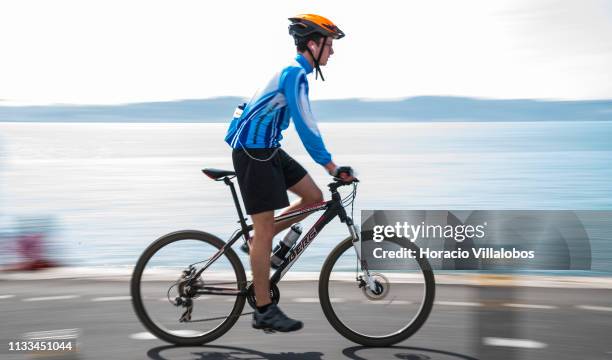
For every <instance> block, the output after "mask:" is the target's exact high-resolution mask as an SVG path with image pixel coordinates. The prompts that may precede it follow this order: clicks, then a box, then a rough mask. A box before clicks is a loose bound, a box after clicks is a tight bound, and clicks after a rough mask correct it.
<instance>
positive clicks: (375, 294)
mask: <svg viewBox="0 0 612 360" xmlns="http://www.w3.org/2000/svg"><path fill="white" fill-rule="evenodd" d="M370 278H372V280H374V284H376V289H375V290H372V289H370V287H369V286H368V285H365V286H364V287H362V288H361V291H363V294H364V295H365V296H366V297H367V298H368V299H370V300H373V301H379V300H382V299H384V298H385V297H386V296H387V294H388V293H389V289H390V288H391V283H390V282H389V279H387V277H386V276H384V275H383V274H380V273H370Z"/></svg>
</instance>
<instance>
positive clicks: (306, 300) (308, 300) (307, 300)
mask: <svg viewBox="0 0 612 360" xmlns="http://www.w3.org/2000/svg"><path fill="white" fill-rule="evenodd" d="M291 300H292V301H293V302H297V303H318V302H319V298H314V297H302V298H294V299H291ZM329 301H331V302H333V303H341V302H345V301H346V299H344V298H330V299H329Z"/></svg>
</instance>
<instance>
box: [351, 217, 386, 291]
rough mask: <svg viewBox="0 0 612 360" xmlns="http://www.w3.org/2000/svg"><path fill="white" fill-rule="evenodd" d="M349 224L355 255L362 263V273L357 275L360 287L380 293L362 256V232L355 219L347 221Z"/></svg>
mask: <svg viewBox="0 0 612 360" xmlns="http://www.w3.org/2000/svg"><path fill="white" fill-rule="evenodd" d="M349 219H350V218H349ZM347 220H348V219H347ZM347 226H348V229H349V233H350V234H351V237H352V243H353V249H355V255H357V262H358V263H359V264H360V265H361V271H362V274H361V275H360V276H358V277H357V280H358V281H359V282H360V284H359V287H363V286H367V287H368V288H369V289H370V291H372V292H373V293H375V294H376V293H378V291H379V289H378V287H377V286H376V283H375V282H374V279H373V277H372V276H370V270H368V263H367V261H365V259H362V258H361V238H360V237H359V234H360V233H361V232H360V230H359V227H358V226H357V225H355V224H354V223H353V219H350V221H347Z"/></svg>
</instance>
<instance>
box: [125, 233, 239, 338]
mask: <svg viewBox="0 0 612 360" xmlns="http://www.w3.org/2000/svg"><path fill="white" fill-rule="evenodd" d="M224 245H225V243H224V242H223V241H222V240H221V239H219V238H217V237H216V236H214V235H211V234H208V233H205V232H201V231H193V230H187V231H178V232H174V233H171V234H168V235H165V236H162V237H161V238H159V239H158V240H156V241H155V242H154V243H153V244H151V245H150V246H149V247H148V248H147V249H146V250H145V251H144V253H143V254H142V256H141V257H140V259H138V262H137V263H136V267H135V268H134V272H133V275H132V281H131V294H132V303H133V305H134V310H135V312H136V315H137V316H138V318H139V319H140V321H141V322H142V323H143V325H144V326H145V327H146V328H147V329H148V330H149V331H150V332H151V333H153V335H155V336H157V337H158V338H160V339H162V340H165V341H168V342H170V343H173V344H177V345H199V344H204V343H207V342H210V341H213V340H214V339H216V338H218V337H219V336H221V335H223V334H225V333H226V332H227V331H228V330H229V329H231V327H232V326H233V325H234V323H235V322H236V321H237V320H238V317H239V316H240V315H241V314H242V310H243V308H244V304H245V299H246V283H247V282H246V275H245V272H244V267H243V266H242V263H241V262H240V260H239V258H238V256H237V255H236V253H235V252H234V251H233V250H232V249H231V248H227V249H225V252H224V254H223V255H221V256H220V257H219V258H218V259H217V260H215V261H214V262H213V263H212V264H211V265H210V267H208V268H207V269H206V270H205V271H204V272H203V273H202V274H201V276H199V277H198V278H197V279H194V275H195V274H196V272H197V269H199V268H201V267H202V266H203V265H204V264H205V263H206V262H207V260H208V259H210V258H211V257H213V256H214V255H215V254H216V253H217V252H218V251H219V249H221V248H222V247H223V246H224ZM198 291H206V292H209V293H208V294H198Z"/></svg>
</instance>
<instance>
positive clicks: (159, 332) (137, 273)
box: [130, 230, 247, 345]
mask: <svg viewBox="0 0 612 360" xmlns="http://www.w3.org/2000/svg"><path fill="white" fill-rule="evenodd" d="M180 240H200V241H203V242H205V243H208V244H211V245H212V246H214V247H216V248H217V249H221V248H222V247H223V246H224V245H225V242H224V241H223V240H221V239H219V238H218V237H216V236H214V235H212V234H209V233H206V232H203V231H197V230H182V231H177V232H173V233H170V234H167V235H164V236H162V237H160V238H159V239H157V240H156V241H155V242H153V243H152V244H151V245H150V246H149V247H148V248H147V249H146V250H145V251H144V252H143V254H142V255H141V256H140V258H139V259H138V262H137V263H136V266H135V268H134V272H133V274H132V279H131V283H130V290H131V295H132V304H133V307H134V311H135V312H136V315H137V316H138V319H139V320H140V321H141V322H142V324H143V325H144V326H145V328H147V330H149V331H150V332H151V333H152V334H153V335H155V336H156V337H157V338H159V339H161V340H164V341H167V342H169V343H172V344H176V345H201V344H205V343H208V342H211V341H213V340H215V339H217V338H218V337H220V336H222V335H223V334H225V333H226V332H227V331H229V330H230V329H231V328H232V326H233V325H234V324H235V323H236V321H237V320H238V318H239V317H240V315H241V314H242V310H243V309H244V305H245V301H246V297H245V296H241V295H239V296H237V301H236V302H235V304H234V306H233V308H232V311H231V313H230V314H229V315H228V317H227V318H226V319H225V320H224V321H223V322H222V323H221V325H219V326H217V327H216V328H215V329H213V330H212V331H210V332H208V333H206V334H204V335H202V336H198V337H183V336H177V335H175V334H171V333H168V332H167V331H165V330H164V329H162V328H160V327H159V326H157V325H156V324H155V322H154V321H153V319H151V317H150V316H149V314H148V313H147V311H146V308H145V306H144V303H143V299H142V297H141V286H140V284H141V278H142V273H143V271H144V269H145V266H146V265H147V262H148V261H149V259H151V257H152V256H153V255H154V254H155V253H156V252H157V251H159V250H160V249H161V248H163V247H164V246H166V245H168V244H171V243H173V242H175V241H180ZM224 256H226V257H227V258H228V260H229V262H230V263H231V265H232V268H233V270H234V273H235V275H236V280H237V284H238V288H239V290H244V289H245V288H246V283H247V281H246V274H245V271H244V267H243V265H242V262H241V261H240V259H239V258H238V256H237V255H236V253H235V252H234V251H233V250H232V249H231V248H227V249H226V250H225V253H224ZM186 265H187V264H186Z"/></svg>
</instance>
